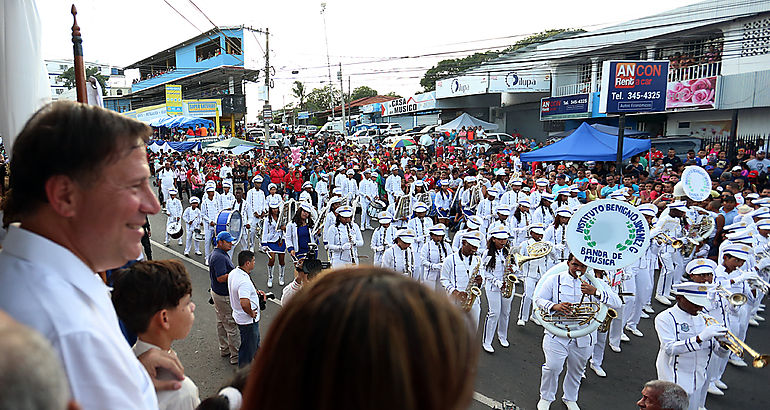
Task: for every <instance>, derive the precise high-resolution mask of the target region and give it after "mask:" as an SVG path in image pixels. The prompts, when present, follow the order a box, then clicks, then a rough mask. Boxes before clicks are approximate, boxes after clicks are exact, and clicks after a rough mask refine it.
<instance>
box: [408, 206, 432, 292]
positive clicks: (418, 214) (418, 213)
mask: <svg viewBox="0 0 770 410" xmlns="http://www.w3.org/2000/svg"><path fill="white" fill-rule="evenodd" d="M427 214H428V205H427V204H425V203H423V202H417V203H416V204H415V206H414V218H411V219H410V220H409V222H408V223H407V227H409V228H411V229H412V230H413V231H414V233H415V240H414V242H415V244H414V249H415V254H416V255H417V256H418V259H419V252H420V248H422V244H423V243H425V241H426V240H427V239H428V230H429V229H430V228H431V227H432V226H433V220H432V219H430V218H428V217H427V216H426V215H427ZM419 262H420V261H419V260H418V265H417V266H416V267H415V271H416V274H418V275H419V274H420V273H422V266H421V265H419ZM417 278H418V279H419V278H420V276H417Z"/></svg>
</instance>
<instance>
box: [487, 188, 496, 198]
mask: <svg viewBox="0 0 770 410" xmlns="http://www.w3.org/2000/svg"><path fill="white" fill-rule="evenodd" d="M487 195H492V197H494V198H497V190H496V189H494V188H489V189H487Z"/></svg>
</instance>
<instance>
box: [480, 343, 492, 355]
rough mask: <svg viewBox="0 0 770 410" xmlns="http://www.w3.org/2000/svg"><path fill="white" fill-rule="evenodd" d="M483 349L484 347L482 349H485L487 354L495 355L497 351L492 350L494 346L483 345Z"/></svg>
mask: <svg viewBox="0 0 770 410" xmlns="http://www.w3.org/2000/svg"><path fill="white" fill-rule="evenodd" d="M481 347H482V348H483V349H484V351H485V352H487V353H494V352H495V349H493V348H492V345H485V344H482V345H481Z"/></svg>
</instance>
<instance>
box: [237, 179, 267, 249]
mask: <svg viewBox="0 0 770 410" xmlns="http://www.w3.org/2000/svg"><path fill="white" fill-rule="evenodd" d="M262 181H263V177H262V175H256V176H255V177H254V178H252V182H254V187H253V188H251V189H249V192H248V193H246V202H247V203H248V204H249V212H250V213H249V215H242V216H243V217H244V219H245V220H246V221H248V224H249V226H250V227H251V229H249V231H248V232H247V235H246V238H247V242H246V244H247V247H248V248H249V249H251V250H252V251H253V250H254V244H255V243H258V242H259V241H261V240H262V238H255V237H256V235H257V233H258V232H259V231H260V230H261V227H262V218H263V217H264V216H265V214H267V200H266V198H265V191H263V190H262V188H261V186H262Z"/></svg>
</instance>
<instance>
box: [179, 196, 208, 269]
mask: <svg viewBox="0 0 770 410" xmlns="http://www.w3.org/2000/svg"><path fill="white" fill-rule="evenodd" d="M200 203H201V200H200V199H199V198H198V197H197V196H194V197H192V198H190V206H188V207H187V208H186V209H185V210H184V212H183V213H182V220H183V221H184V222H185V224H186V225H187V229H186V230H185V238H184V242H185V244H184V256H190V248H192V244H193V242H195V254H196V255H200V254H201V244H200V242H199V241H196V240H194V236H193V234H194V232H195V229H197V228H198V227H199V226H200V225H201V222H202V219H201V210H200V208H199V207H198V206H199V205H200ZM204 229H206V228H205V227H204Z"/></svg>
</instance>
